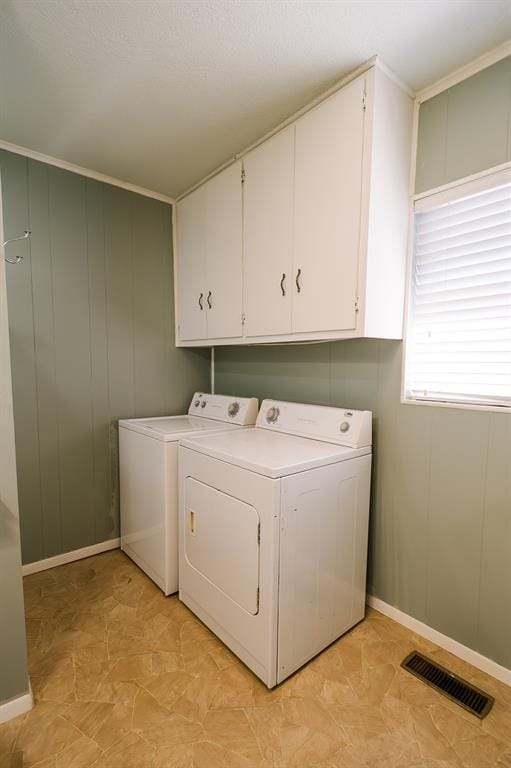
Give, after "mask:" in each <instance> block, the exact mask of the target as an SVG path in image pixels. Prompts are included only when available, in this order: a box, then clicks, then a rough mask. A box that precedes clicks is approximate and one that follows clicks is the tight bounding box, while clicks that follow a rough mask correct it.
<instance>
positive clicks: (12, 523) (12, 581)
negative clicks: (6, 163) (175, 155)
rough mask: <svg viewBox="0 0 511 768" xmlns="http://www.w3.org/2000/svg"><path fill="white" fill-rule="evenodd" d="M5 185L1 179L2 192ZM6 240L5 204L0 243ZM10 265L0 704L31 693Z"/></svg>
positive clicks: (1, 328)
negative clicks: (25, 605) (23, 572)
mask: <svg viewBox="0 0 511 768" xmlns="http://www.w3.org/2000/svg"><path fill="white" fill-rule="evenodd" d="M0 167H1V157H0ZM1 181H2V180H1V178H0V187H1ZM3 240H4V229H3V215H2V203H1V200H0V241H2V242H3ZM7 258H10V257H9V256H7ZM11 266H12V265H11V264H7V263H6V262H5V261H4V249H3V247H1V246H0V563H1V578H0V628H1V629H0V648H1V652H0V702H5V701H9V700H10V699H14V698H17V697H18V696H21V695H23V694H25V693H26V692H27V691H28V689H29V680H28V670H27V644H26V636H25V616H24V611H23V585H22V579H21V569H20V559H21V546H20V530H19V514H18V511H19V510H18V493H17V477H16V449H15V439H14V409H13V403H12V379H11V361H10V344H9V320H8V308H7V288H6V270H7V269H9V268H10V267H11ZM4 732H5V730H4ZM2 743H5V738H4V737H2ZM4 749H5V747H4V748H3V749H2V752H3V751H4ZM8 759H9V758H8ZM2 762H5V759H2Z"/></svg>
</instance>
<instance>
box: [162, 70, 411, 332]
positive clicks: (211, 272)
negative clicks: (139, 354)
mask: <svg viewBox="0 0 511 768" xmlns="http://www.w3.org/2000/svg"><path fill="white" fill-rule="evenodd" d="M412 107H413V101H412V98H411V96H410V94H409V93H408V92H407V91H406V90H405V89H404V88H403V87H402V86H401V85H400V84H398V83H397V81H396V80H395V78H394V77H393V76H391V75H390V74H389V73H388V71H387V70H386V69H385V68H383V67H382V66H381V65H379V64H376V65H374V66H372V67H370V68H368V69H367V70H366V71H365V72H364V73H363V74H361V75H359V76H358V77H356V78H354V79H353V80H352V81H351V82H349V83H348V84H347V85H345V86H344V87H343V88H341V89H340V90H338V91H337V92H336V93H334V94H333V95H332V96H330V97H328V98H327V99H325V100H324V101H323V102H321V103H320V104H318V105H317V106H315V107H313V108H312V109H310V110H309V111H307V112H305V113H304V114H303V115H302V116H301V117H299V118H298V119H297V120H295V121H294V122H293V123H291V124H290V125H289V126H288V127H286V128H284V129H282V130H280V131H279V132H278V133H276V134H275V135H274V136H272V137H271V138H269V139H268V140H266V141H264V142H263V143H261V144H260V145H259V146H258V147H257V148H256V149H254V150H252V151H251V152H249V153H247V154H246V155H245V156H244V158H243V174H244V181H242V171H241V161H237V162H235V163H234V164H233V165H231V166H229V167H228V168H227V170H224V171H222V172H221V173H219V174H218V175H217V176H215V177H214V178H213V179H212V180H210V181H208V182H206V183H205V184H204V185H203V186H202V187H200V188H199V189H198V190H197V191H195V192H193V193H191V194H190V195H188V196H187V197H185V198H184V199H183V200H181V201H180V202H179V203H178V204H177V212H176V218H177V237H176V247H177V252H176V270H177V274H176V307H177V320H178V322H177V326H178V327H177V343H178V344H179V345H184V346H186V345H189V346H193V345H195V346H197V345H199V344H201V343H205V344H229V343H230V344H249V343H264V342H273V343H277V342H286V341H294V342H300V341H315V340H328V339H343V338H354V337H361V336H372V337H376V338H391V339H392V338H394V339H397V338H401V336H402V319H403V306H404V284H405V265H406V248H407V235H408V206H409V190H408V178H409V165H410V145H411V135H412Z"/></svg>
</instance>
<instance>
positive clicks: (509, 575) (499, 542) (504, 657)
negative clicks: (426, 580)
mask: <svg viewBox="0 0 511 768" xmlns="http://www.w3.org/2000/svg"><path fill="white" fill-rule="evenodd" d="M489 429H490V432H489V444H488V468H487V473H486V486H485V499H484V510H483V515H484V524H483V540H482V551H481V584H480V590H479V621H478V642H477V648H478V650H480V651H482V652H483V653H486V654H487V655H489V656H491V658H493V659H496V660H497V661H500V663H501V664H508V665H510V666H511V659H510V653H511V651H510V649H511V415H509V416H507V415H506V416H504V415H501V414H493V415H492V416H490V427H489Z"/></svg>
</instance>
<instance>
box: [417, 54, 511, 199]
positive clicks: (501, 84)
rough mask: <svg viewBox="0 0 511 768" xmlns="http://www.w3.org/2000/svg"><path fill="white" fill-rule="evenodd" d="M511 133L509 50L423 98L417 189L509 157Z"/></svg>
mask: <svg viewBox="0 0 511 768" xmlns="http://www.w3.org/2000/svg"><path fill="white" fill-rule="evenodd" d="M510 135H511V56H508V57H507V58H505V59H502V60H501V61H498V62H497V63H496V64H493V65H492V66H491V67H487V68H486V69H483V70H482V71H481V72H478V73H477V74H475V75H473V76H472V77H469V78H467V79H466V80H464V81H463V82H461V83H458V84H457V85H455V86H454V87H453V88H450V89H449V90H447V91H443V92H442V93H440V94H438V96H434V97H433V98H432V99H429V100H428V101H425V102H424V103H423V104H421V106H420V111H419V133H418V141H417V173H416V178H415V191H416V192H424V191H426V190H428V189H433V188H434V187H438V186H441V185H442V184H447V183H448V182H451V181H455V180H456V179H461V178H463V177H465V176H470V175H471V174H473V173H478V172H479V171H483V170H485V169H487V168H492V167H494V166H495V165H500V164H501V163H505V162H506V161H507V160H509V159H510V158H511V143H510V140H509V136H510Z"/></svg>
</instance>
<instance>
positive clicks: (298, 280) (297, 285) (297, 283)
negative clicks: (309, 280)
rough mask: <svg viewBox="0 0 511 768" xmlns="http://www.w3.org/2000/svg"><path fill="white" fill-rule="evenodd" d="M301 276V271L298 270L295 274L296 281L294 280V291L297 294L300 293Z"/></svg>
mask: <svg viewBox="0 0 511 768" xmlns="http://www.w3.org/2000/svg"><path fill="white" fill-rule="evenodd" d="M301 274H302V270H301V269H299V270H298V272H297V273H296V280H295V283H296V290H297V291H298V293H300V291H301V290H302V286H301V285H300V275H301Z"/></svg>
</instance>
